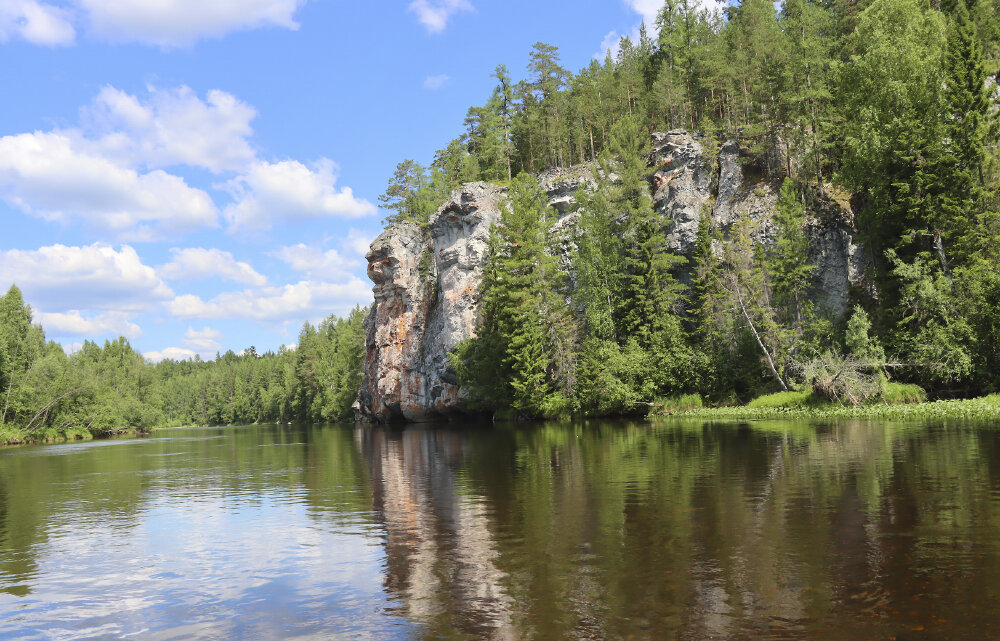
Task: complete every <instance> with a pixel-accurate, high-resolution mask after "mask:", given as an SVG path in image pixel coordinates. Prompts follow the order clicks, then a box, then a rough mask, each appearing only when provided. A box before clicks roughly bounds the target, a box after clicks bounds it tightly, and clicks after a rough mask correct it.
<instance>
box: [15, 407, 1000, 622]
mask: <svg viewBox="0 0 1000 641" xmlns="http://www.w3.org/2000/svg"><path fill="white" fill-rule="evenodd" d="M997 427H998V426H993V425H973V424H966V423H957V422H956V423H941V422H936V423H930V424H920V423H899V424H886V423H871V422H837V423H818V424H804V423H795V422H754V423H752V424H748V423H744V424H741V423H736V422H702V421H674V420H669V419H668V420H664V421H661V422H657V423H641V422H637V423H628V422H588V423H584V424H538V425H528V426H513V425H509V426H485V427H481V426H463V425H458V424H451V425H446V426H417V427H409V428H406V429H402V428H396V429H383V428H355V427H353V426H252V427H236V428H211V429H208V428H206V429H202V428H198V429H193V428H187V429H176V430H164V431H160V432H157V433H156V434H155V435H154V436H152V437H149V438H143V439H132V440H115V441H94V442H80V443H70V444H62V445H49V446H31V447H16V448H7V449H3V450H0V638H2V639H8V638H10V639H60V640H62V639H121V638H136V639H144V640H145V639H150V640H161V639H192V638H194V639H286V638H296V639H377V640H383V639H401V640H402V639H407V640H409V639H414V640H417V639H500V640H513V639H657V640H659V639H685V640H696V639H697V640H701V639H747V640H749V639H802V640H806V639H808V640H817V639H819V640H823V639H830V640H836V641H852V640H855V639H859V640H860V639H889V638H897V639H900V640H903V639H907V640H914V639H935V640H938V639H985V638H996V636H997V634H998V633H1000V608H997V607H996V604H997V603H998V598H1000V429H997Z"/></svg>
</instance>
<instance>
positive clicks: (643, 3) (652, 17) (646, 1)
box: [625, 0, 699, 29]
mask: <svg viewBox="0 0 1000 641" xmlns="http://www.w3.org/2000/svg"><path fill="white" fill-rule="evenodd" d="M698 2H699V0H695V2H694V4H695V5H697V4H698ZM625 4H627V5H628V7H629V8H630V9H632V11H634V12H636V13H638V14H639V15H640V16H642V19H643V20H644V21H645V22H646V28H647V29H654V28H655V25H656V14H658V13H659V12H660V9H661V8H662V7H663V0H625Z"/></svg>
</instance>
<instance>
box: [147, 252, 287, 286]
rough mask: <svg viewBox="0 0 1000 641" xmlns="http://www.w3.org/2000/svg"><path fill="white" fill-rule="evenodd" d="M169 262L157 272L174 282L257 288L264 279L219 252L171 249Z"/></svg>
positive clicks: (225, 253) (228, 254)
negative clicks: (213, 280) (218, 281)
mask: <svg viewBox="0 0 1000 641" xmlns="http://www.w3.org/2000/svg"><path fill="white" fill-rule="evenodd" d="M170 252H171V253H172V254H173V260H172V261H170V262H169V263H167V264H166V265H161V266H160V267H159V268H157V272H158V273H159V275H160V276H161V277H162V278H167V279H178V280H202V279H205V278H213V277H215V278H222V279H225V280H232V281H236V282H237V283H243V284H244V285H253V286H255V287H261V286H263V285H266V284H267V278H266V277H265V276H264V275H263V274H260V273H258V272H257V271H256V270H255V269H254V268H253V267H251V266H250V264H249V263H245V262H242V261H237V260H236V259H235V258H233V255H232V254H231V253H229V252H227V251H222V250H221V249H204V248H202V247H192V248H188V249H171V250H170Z"/></svg>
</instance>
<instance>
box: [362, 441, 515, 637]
mask: <svg viewBox="0 0 1000 641" xmlns="http://www.w3.org/2000/svg"><path fill="white" fill-rule="evenodd" d="M357 434H358V442H359V444H360V445H361V447H362V450H363V451H364V452H365V455H366V458H368V460H370V461H371V466H372V473H371V476H372V482H373V485H374V501H375V502H374V505H375V512H376V517H377V518H378V519H379V520H380V521H381V522H382V523H383V524H384V526H385V530H386V553H387V561H386V565H387V567H386V578H385V585H386V588H387V589H388V590H389V592H390V593H391V594H393V595H395V596H398V597H399V598H400V599H401V600H402V602H403V606H402V613H404V614H406V615H407V616H409V617H411V618H413V619H415V620H417V621H420V622H422V623H425V624H427V625H428V626H429V628H430V631H433V630H435V629H441V630H448V629H458V630H462V631H463V632H466V633H469V634H474V635H476V636H477V637H479V638H489V639H504V640H506V639H514V638H517V635H515V634H514V630H513V628H512V627H511V616H510V606H511V599H510V597H509V596H507V594H506V592H505V589H504V587H503V580H504V576H505V575H504V573H503V572H502V571H500V570H499V569H498V568H497V566H496V560H497V557H498V555H499V553H498V551H497V549H496V544H495V541H494V537H493V534H492V532H491V530H490V527H489V522H488V516H487V513H486V509H487V506H486V503H485V501H484V499H483V498H482V497H481V496H477V495H476V494H475V493H474V492H471V491H470V490H469V488H468V487H466V486H465V485H464V484H463V483H462V480H461V479H460V478H458V475H457V472H458V469H457V461H458V460H459V459H461V456H462V441H463V437H462V436H461V435H460V434H458V433H455V432H447V431H430V430H421V429H408V430H406V431H404V432H392V431H389V430H384V429H374V430H359V431H358V432H357Z"/></svg>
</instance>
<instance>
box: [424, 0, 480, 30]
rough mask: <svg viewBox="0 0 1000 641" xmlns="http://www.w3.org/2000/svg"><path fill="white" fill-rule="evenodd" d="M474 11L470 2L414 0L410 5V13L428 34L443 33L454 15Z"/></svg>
mask: <svg viewBox="0 0 1000 641" xmlns="http://www.w3.org/2000/svg"><path fill="white" fill-rule="evenodd" d="M473 10H474V7H473V6H472V3H471V2H469V1H468V0H413V2H411V3H410V13H413V14H415V15H416V16H417V20H418V21H419V22H420V24H422V25H424V28H426V29H427V32H428V33H441V32H442V31H444V30H445V28H446V27H447V26H448V21H449V20H450V19H451V17H452V16H453V15H455V14H456V13H458V12H460V11H473Z"/></svg>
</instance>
